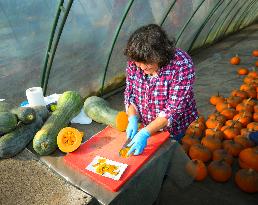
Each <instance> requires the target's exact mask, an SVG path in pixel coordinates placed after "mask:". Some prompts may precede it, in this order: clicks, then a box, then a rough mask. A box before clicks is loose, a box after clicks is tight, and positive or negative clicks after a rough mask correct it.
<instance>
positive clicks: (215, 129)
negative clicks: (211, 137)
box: [214, 123, 220, 132]
mask: <svg viewBox="0 0 258 205" xmlns="http://www.w3.org/2000/svg"><path fill="white" fill-rule="evenodd" d="M219 125H220V123H218V124H217V126H216V127H215V128H214V131H215V132H216V131H217V129H218V128H219Z"/></svg>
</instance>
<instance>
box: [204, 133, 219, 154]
mask: <svg viewBox="0 0 258 205" xmlns="http://www.w3.org/2000/svg"><path fill="white" fill-rule="evenodd" d="M201 144H202V145H203V146H205V147H207V148H208V149H209V150H210V151H211V152H213V151H215V150H217V149H220V148H221V141H220V140H219V139H218V138H216V137H214V136H206V137H204V138H202V141H201Z"/></svg>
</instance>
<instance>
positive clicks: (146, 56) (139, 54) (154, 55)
mask: <svg viewBox="0 0 258 205" xmlns="http://www.w3.org/2000/svg"><path fill="white" fill-rule="evenodd" d="M174 53H175V40H174V39H173V40H172V41H171V40H169V39H168V37H167V34H166V33H165V31H164V30H163V29H162V28H161V27H160V26H158V25H156V24H149V25H146V26H142V27H140V28H138V29H137V30H136V31H135V32H134V33H133V34H132V35H131V36H130V38H129V40H128V42H127V46H126V48H125V50H124V55H125V56H127V58H128V59H130V60H133V61H136V62H143V63H157V64H158V65H159V66H160V67H162V66H165V65H167V64H168V63H169V62H170V60H171V59H173V58H174Z"/></svg>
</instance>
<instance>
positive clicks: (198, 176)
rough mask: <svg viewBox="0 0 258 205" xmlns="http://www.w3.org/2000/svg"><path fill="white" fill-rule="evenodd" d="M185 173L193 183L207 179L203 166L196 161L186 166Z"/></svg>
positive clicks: (200, 162)
mask: <svg viewBox="0 0 258 205" xmlns="http://www.w3.org/2000/svg"><path fill="white" fill-rule="evenodd" d="M186 171H187V173H189V175H190V176H192V177H193V178H194V180H195V181H203V180H204V179H205V178H206V177H207V174H208V172H207V168H206V166H205V164H204V163H203V162H202V161H201V160H198V159H193V160H191V161H189V162H188V163H187V164H186Z"/></svg>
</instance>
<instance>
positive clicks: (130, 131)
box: [126, 115, 138, 139]
mask: <svg viewBox="0 0 258 205" xmlns="http://www.w3.org/2000/svg"><path fill="white" fill-rule="evenodd" d="M128 121H129V123H128V125H127V128H126V136H127V138H130V139H133V138H134V136H135V135H136V133H137V132H138V117H137V115H132V116H130V117H129V119H128Z"/></svg>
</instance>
